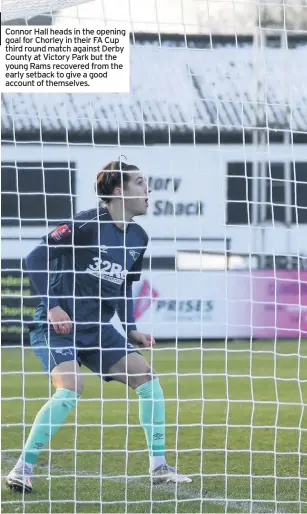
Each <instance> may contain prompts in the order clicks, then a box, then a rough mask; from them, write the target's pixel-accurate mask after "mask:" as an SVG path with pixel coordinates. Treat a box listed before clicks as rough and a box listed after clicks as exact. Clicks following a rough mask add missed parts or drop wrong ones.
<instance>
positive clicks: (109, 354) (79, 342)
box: [30, 324, 139, 382]
mask: <svg viewBox="0 0 307 514" xmlns="http://www.w3.org/2000/svg"><path fill="white" fill-rule="evenodd" d="M30 343H31V347H32V350H33V351H34V353H35V354H36V356H37V357H38V358H39V359H40V361H41V363H42V365H43V368H44V370H45V371H47V372H48V373H50V372H51V371H52V370H53V368H54V367H55V366H57V365H58V364H61V363H62V362H68V361H74V360H75V361H77V362H78V363H79V364H80V365H81V364H84V366H86V367H87V368H89V369H90V370H91V371H93V372H94V373H97V374H98V375H101V376H102V377H103V379H104V380H106V381H107V382H108V381H110V380H112V377H108V376H107V375H108V371H109V369H110V367H111V366H113V364H115V363H116V362H118V361H119V360H120V359H121V358H122V357H125V356H126V355H127V354H128V353H139V351H138V350H137V349H136V348H134V346H133V345H132V343H131V342H130V341H129V340H128V341H127V339H126V338H125V337H123V336H122V335H121V334H120V333H119V332H118V331H117V330H116V329H115V328H114V327H113V325H111V324H108V325H102V326H101V327H100V329H99V328H98V327H97V330H96V329H94V330H88V331H86V330H82V327H81V330H78V329H77V330H76V331H75V333H74V329H72V331H71V332H70V333H69V334H57V333H56V332H55V331H54V329H53V327H52V326H50V328H49V333H48V326H47V325H42V326H38V327H37V328H35V329H33V330H31V332H30Z"/></svg>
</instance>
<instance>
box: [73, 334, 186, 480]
mask: <svg viewBox="0 0 307 514" xmlns="http://www.w3.org/2000/svg"><path fill="white" fill-rule="evenodd" d="M99 353H100V356H99ZM81 354H82V355H81ZM80 357H81V360H82V362H84V364H85V365H86V366H87V367H88V368H89V369H91V370H92V371H94V373H97V374H99V375H102V376H103V378H104V380H106V381H109V380H116V381H118V382H121V383H123V384H127V385H128V386H129V387H131V388H132V389H134V390H135V392H136V394H137V395H138V397H139V419H140V424H141V426H142V427H143V429H144V432H145V436H146V441H147V445H148V451H149V457H150V472H151V473H152V476H153V479H154V481H155V482H161V481H163V482H166V481H171V482H190V481H191V480H190V479H189V478H188V477H185V476H183V475H179V474H178V473H176V471H175V470H174V468H171V467H170V466H168V465H167V464H166V460H165V401H164V394H163V390H162V387H161V384H160V381H159V378H158V377H157V376H156V374H155V372H154V371H153V370H152V369H151V367H150V366H149V364H148V363H147V361H146V360H145V359H144V357H143V356H142V355H141V354H140V353H139V352H138V351H137V350H136V349H135V348H134V347H133V345H132V344H131V343H130V342H128V343H127V341H126V339H125V338H124V337H123V336H122V335H121V334H119V333H118V332H117V330H116V329H115V328H114V327H113V326H111V325H108V326H104V327H103V329H102V348H101V349H100V350H96V351H93V352H87V353H84V354H83V352H80ZM99 357H100V358H99Z"/></svg>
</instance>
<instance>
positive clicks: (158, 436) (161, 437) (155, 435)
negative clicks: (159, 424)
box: [153, 432, 163, 441]
mask: <svg viewBox="0 0 307 514" xmlns="http://www.w3.org/2000/svg"><path fill="white" fill-rule="evenodd" d="M153 438H154V439H155V441H160V439H163V434H161V433H160V432H157V433H156V434H154V435H153Z"/></svg>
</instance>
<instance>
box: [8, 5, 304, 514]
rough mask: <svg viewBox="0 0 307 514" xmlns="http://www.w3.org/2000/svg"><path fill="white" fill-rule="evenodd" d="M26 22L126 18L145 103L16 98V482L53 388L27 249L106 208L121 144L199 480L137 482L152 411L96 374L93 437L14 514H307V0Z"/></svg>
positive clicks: (182, 441)
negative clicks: (76, 218)
mask: <svg viewBox="0 0 307 514" xmlns="http://www.w3.org/2000/svg"><path fill="white" fill-rule="evenodd" d="M65 5H68V2H66V3H65ZM14 8H15V7H14V5H13V4H12V3H11V2H10V1H7V2H4V14H5V9H7V12H8V11H9V9H14ZM18 9H19V7H18ZM27 9H28V10H29V9H30V10H29V12H30V14H31V15H33V14H37V13H38V10H37V6H34V5H33V6H31V2H29V3H28V6H27ZM12 12H15V11H12ZM16 13H17V14H18V16H20V18H18V19H13V20H12V19H10V20H9V21H7V22H5V23H8V24H16V25H20V24H25V23H28V24H45V25H48V24H50V25H51V24H53V23H56V24H61V25H62V26H64V25H67V24H75V23H76V20H77V19H78V20H81V21H82V20H83V22H84V20H85V19H88V22H89V23H90V20H91V19H92V18H93V19H94V18H98V19H101V20H102V22H103V21H118V22H121V25H122V26H124V27H126V28H127V30H129V31H130V32H131V94H129V95H122V94H105V95H99V94H96V95H85V94H82V93H80V94H75V95H73V94H66V95H64V94H56V93H54V94H51V95H44V94H39V93H37V94H24V93H22V92H21V93H19V94H2V112H1V122H2V170H1V181H2V189H1V200H2V325H1V326H2V346H3V348H2V396H3V415H2V425H3V430H2V434H3V438H2V447H3V450H4V452H3V467H2V469H3V473H5V472H6V471H8V470H9V468H10V466H11V465H12V462H13V461H14V459H15V458H16V456H18V449H19V448H21V446H22V441H23V440H24V437H25V434H26V432H27V430H28V426H27V424H28V425H29V426H30V424H31V421H32V420H33V417H34V415H35V412H36V411H37V410H38V408H39V405H40V403H39V402H40V401H41V399H42V398H45V397H48V394H49V393H48V390H49V386H48V383H47V382H48V381H47V380H45V381H44V382H43V379H42V375H41V374H40V368H39V364H38V363H37V362H36V361H35V359H34V357H32V356H31V354H30V352H28V347H27V344H28V336H27V328H26V321H27V320H29V319H30V318H31V317H32V315H33V309H34V306H35V305H36V299H34V298H31V296H32V295H33V291H32V289H31V285H30V283H29V279H28V277H27V274H26V272H25V271H24V270H23V265H22V259H23V257H24V256H25V255H26V254H27V253H28V252H29V251H30V250H31V248H33V246H34V245H35V244H36V243H37V242H38V241H39V239H40V237H41V235H42V234H44V233H45V232H46V231H47V230H48V231H49V230H51V229H52V228H53V227H54V226H55V225H56V224H57V222H58V221H62V220H63V219H67V218H68V217H70V216H72V215H73V214H74V213H75V212H78V211H80V210H82V209H88V208H91V207H92V205H93V203H94V202H95V196H94V193H93V182H94V178H95V175H96V173H97V171H98V170H99V169H100V167H101V166H103V165H104V164H105V163H106V162H108V161H110V160H111V159H113V158H116V157H117V156H118V155H119V154H121V153H122V154H124V155H126V156H127V159H128V162H133V163H135V164H137V165H139V166H140V169H141V170H142V171H144V173H145V174H146V175H147V176H148V178H149V181H150V185H151V187H152V189H153V193H152V198H151V208H150V212H149V213H148V215H147V216H146V217H145V218H144V219H142V220H140V223H141V224H142V225H143V226H144V227H145V228H146V229H147V231H148V233H149V235H150V245H149V248H148V252H147V254H146V259H145V270H144V273H143V278H142V281H141V283H140V284H138V286H137V289H136V290H135V294H136V296H137V300H136V304H135V314H136V317H137V319H138V323H139V326H140V328H144V329H145V327H146V329H147V330H148V327H149V328H150V330H152V331H153V333H154V335H155V336H156V337H157V338H158V339H159V341H160V342H161V345H160V346H159V348H158V349H157V351H156V352H155V356H154V357H153V356H151V358H153V359H154V360H155V362H154V366H155V367H156V369H157V370H158V371H159V372H160V373H161V374H162V379H161V380H162V381H164V387H165V390H166V393H167V396H168V398H169V420H168V422H169V424H170V429H169V434H170V435H169V441H170V448H172V450H173V451H172V457H173V459H175V458H177V457H178V456H179V461H180V463H181V466H183V467H184V466H185V470H187V472H190V473H191V474H193V475H194V483H193V487H191V488H187V489H186V490H185V491H182V490H180V491H179V490H178V491H177V490H174V491H173V490H171V489H165V490H159V491H155V492H154V493H152V491H151V490H150V487H149V486H148V484H147V483H146V479H143V480H142V479H140V478H134V479H131V480H130V479H129V481H127V480H126V478H125V477H126V476H127V473H128V474H129V475H130V476H131V475H132V476H134V477H136V476H138V475H140V474H146V472H147V465H146V463H145V461H146V458H145V459H144V456H143V455H144V454H143V453H139V452H141V451H142V452H144V448H143V446H142V447H140V440H141V437H142V436H141V434H140V433H139V431H138V430H139V429H138V428H136V426H134V425H136V424H137V408H136V405H135V404H134V403H133V402H132V401H131V402H126V401H125V392H123V391H122V390H121V389H120V388H117V385H112V386H110V388H108V389H107V391H102V386H101V385H100V384H99V381H97V379H95V378H91V377H87V384H88V387H87V392H86V399H87V401H86V402H84V404H83V403H82V402H81V406H80V409H79V410H78V424H77V425H78V434H77V435H76V428H75V424H74V419H73V418H72V419H71V426H67V427H66V428H65V429H63V433H62V435H59V436H57V437H56V439H55V442H54V452H52V462H51V461H49V454H48V453H46V454H45V455H44V457H43V459H42V464H41V466H40V468H39V473H40V474H41V476H42V477H41V479H39V480H38V483H39V487H38V491H37V492H36V493H35V494H34V495H33V497H34V499H33V497H32V499H31V500H30V499H28V498H26V499H22V501H20V499H19V498H18V497H15V496H14V497H13V499H12V496H11V495H10V494H9V493H3V495H4V496H3V498H4V502H5V503H3V509H4V511H5V512H47V511H50V510H49V509H51V511H52V512H74V511H75V512H76V511H77V512H101V510H102V509H103V511H104V512H145V511H146V512H174V511H178V512H307V499H306V493H305V485H304V484H305V482H304V481H305V479H306V473H305V466H306V465H305V460H304V459H305V458H306V430H307V423H306V420H305V417H304V414H305V403H306V400H305V399H306V396H305V385H306V379H307V377H306V371H305V358H306V355H307V346H306V343H305V340H304V338H305V337H306V331H307V315H306V306H307V257H306V256H307V92H306V83H307V81H306V79H307V71H306V66H305V63H306V61H307V2H306V0H301V1H298V0H297V1H296V0H288V2H287V3H285V2H283V1H279V0H271V1H270V2H267V1H262V2H260V1H259V2H251V1H248V0H246V1H237V0H235V1H223V2H222V1H221V2H220V1H215V0H208V1H205V0H182V1H179V0H167V1H164V2H157V1H156V2H146V3H145V2H141V1H136V0H133V1H130V2H129V3H128V2H126V1H124V0H122V1H120V2H116V3H115V2H111V1H103V0H97V1H95V2H89V3H87V4H84V5H81V6H78V7H71V8H69V9H65V10H62V11H55V12H53V13H52V14H50V13H49V14H48V13H47V14H46V13H45V12H40V13H39V14H38V15H36V16H34V17H30V18H29V19H27V21H25V19H24V18H23V17H22V12H21V11H20V9H19V10H18V11H16ZM138 221H139V220H138ZM149 296H150V297H151V299H148V297H149ZM239 340H242V341H240V342H239ZM254 340H261V341H258V342H256V343H254ZM166 341H167V342H166ZM163 342H164V344H162V343H163ZM203 343H204V344H203ZM101 397H103V398H104V406H103V408H102V412H103V423H102V421H101V420H102V414H101V403H100V398H101ZM93 398H94V400H93ZM7 405H9V408H7V407H6V406H7ZM97 406H98V407H97ZM179 406H180V409H179ZM97 413H98V414H97ZM97 416H98V417H97ZM101 425H103V427H104V429H103V431H102V430H101ZM102 432H103V433H102ZM127 433H129V440H128V439H126V435H127ZM112 434H113V435H112ZM115 434H116V436H115ZM77 436H78V437H77ZM126 440H127V441H128V442H127V444H128V446H127V448H128V449H129V452H130V451H131V453H129V461H127V459H126V450H125V444H126ZM72 441H74V444H73V445H72ZM76 441H77V442H76ZM102 448H103V452H102ZM179 450H180V451H179ZM102 455H103V456H102ZM127 462H128V465H127ZM144 463H145V465H144ZM127 466H128V467H127ZM50 473H51V475H52V476H51V480H48V481H46V477H47V478H48V479H50ZM57 484H61V489H60V488H59V487H60V486H59V485H57ZM104 484H106V486H105V485H104ZM205 487H206V488H208V489H209V492H208V494H207V495H205V493H204V488H205ZM64 503H65V505H64ZM76 509H77V510H76Z"/></svg>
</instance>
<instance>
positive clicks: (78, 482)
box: [2, 341, 307, 513]
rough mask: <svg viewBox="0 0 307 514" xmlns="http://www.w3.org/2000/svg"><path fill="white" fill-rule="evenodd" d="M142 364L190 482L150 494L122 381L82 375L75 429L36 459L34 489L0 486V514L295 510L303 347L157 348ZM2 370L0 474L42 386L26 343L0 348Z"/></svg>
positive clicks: (306, 448) (300, 486)
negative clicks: (152, 377)
mask: <svg viewBox="0 0 307 514" xmlns="http://www.w3.org/2000/svg"><path fill="white" fill-rule="evenodd" d="M145 355H146V356H147V358H148V359H150V358H151V356H150V352H147V353H146V354H145ZM152 365H153V367H154V368H155V369H156V371H157V372H158V373H159V375H160V380H161V384H162V386H163V388H164V392H165V396H166V399H167V403H166V406H167V423H168V425H170V426H169V427H168V429H167V447H168V449H169V452H168V461H169V463H170V464H175V462H176V456H177V458H178V464H179V468H180V470H182V472H184V473H187V474H191V475H192V476H193V483H192V484H183V485H181V486H180V487H178V488H177V489H176V488H175V487H173V486H155V487H154V488H153V489H151V487H150V482H149V478H148V476H146V475H148V459H147V453H146V446H145V438H144V434H143V431H142V429H141V428H140V427H139V426H138V404H137V400H136V398H135V395H134V393H133V392H129V399H130V400H131V401H129V403H127V401H126V398H127V391H126V389H125V387H124V386H123V385H120V384H116V383H110V384H103V386H102V384H101V382H100V380H99V379H98V378H97V377H96V376H94V375H90V374H89V375H87V376H86V377H85V386H86V388H85V393H84V395H83V397H82V398H83V400H82V401H81V402H80V404H79V406H78V411H77V431H76V430H75V427H74V425H73V424H74V422H75V414H71V415H70V418H69V420H68V423H67V425H66V426H64V427H63V428H62V429H61V430H60V431H59V432H58V433H57V435H56V436H55V437H54V440H53V442H52V450H53V452H52V453H50V452H48V451H46V452H44V453H43V454H42V455H41V457H40V459H39V463H38V465H37V467H36V473H37V475H39V476H38V478H35V479H34V480H33V485H34V492H33V493H32V494H31V495H26V496H25V497H23V496H22V495H19V494H18V493H16V492H11V491H8V490H6V489H5V488H4V486H2V511H3V512H15V513H16V512H25V513H30V512H31V513H32V512H41V513H44V512H52V513H53V512H54V513H56V512H57V513H60V512H61V513H66V512H77V513H81V512H92V513H96V512H104V513H107V512H113V513H114V512H118V513H121V512H129V513H132V512H146V513H147V512H153V513H162V512H229V513H232V512H289V513H291V512H307V490H306V489H307V483H306V472H307V455H306V453H307V416H306V409H305V404H306V402H307V342H301V343H299V342H298V341H280V342H278V343H276V344H274V343H273V342H272V341H268V342H255V343H252V344H250V343H242V342H239V343H235V342H232V343H228V345H227V346H225V344H224V343H204V344H203V346H202V347H201V346H200V345H199V343H196V342H194V343H192V344H180V345H178V347H177V349H176V346H175V345H172V344H169V345H158V346H157V349H155V350H154V352H153V356H152ZM22 369H24V371H25V374H24V376H23V375H22V373H21V371H22ZM83 371H84V372H87V373H89V372H88V371H87V370H86V369H85V368H83ZM2 373H3V374H2V398H3V400H2V476H5V474H6V473H7V472H8V471H9V470H10V469H11V467H12V465H13V464H14V462H15V460H16V458H17V457H18V455H19V449H20V448H21V446H22V442H23V438H24V437H25V435H26V434H27V433H28V430H29V427H30V425H31V423H32V421H33V419H34V417H35V414H36V412H37V411H38V409H39V408H40V406H41V405H42V404H43V403H44V402H45V400H44V398H47V396H48V395H49V380H48V378H47V376H45V375H44V374H43V373H42V371H41V368H40V363H39V361H38V360H37V359H36V357H34V356H33V355H32V353H31V350H30V349H28V348H26V349H24V350H23V351H22V350H21V349H20V348H13V349H12V348H9V347H4V348H2ZM39 373H40V374H39ZM23 397H24V398H25V399H26V400H25V401H23V399H22V398H23ZM101 397H102V398H103V401H101V400H100V398H101ZM177 397H178V398H179V401H177ZM127 405H128V407H127ZM23 419H25V422H26V424H27V425H28V426H27V428H26V432H25V433H24V429H23V427H22V423H23ZM127 426H129V429H128V430H127ZM101 448H102V451H101ZM125 448H127V449H128V452H126V451H125ZM176 448H177V449H178V452H177V453H176ZM49 466H50V471H51V473H50V474H49V472H48V470H49ZM126 469H127V471H128V478H127V479H126V478H125V474H126ZM205 489H207V490H208V492H207V495H205V493H204V491H205ZM50 502H51V507H50Z"/></svg>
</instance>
